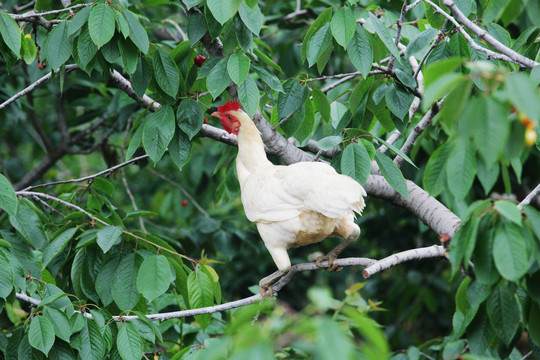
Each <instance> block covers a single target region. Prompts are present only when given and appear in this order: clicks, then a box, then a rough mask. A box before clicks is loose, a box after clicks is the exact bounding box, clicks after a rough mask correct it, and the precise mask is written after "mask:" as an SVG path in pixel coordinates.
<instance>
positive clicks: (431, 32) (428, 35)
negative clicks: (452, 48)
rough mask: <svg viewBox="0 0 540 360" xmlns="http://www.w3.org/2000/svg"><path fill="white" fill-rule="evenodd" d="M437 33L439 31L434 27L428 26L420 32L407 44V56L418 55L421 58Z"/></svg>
mask: <svg viewBox="0 0 540 360" xmlns="http://www.w3.org/2000/svg"><path fill="white" fill-rule="evenodd" d="M437 34H438V31H437V30H436V29H433V28H427V29H425V30H424V31H422V32H421V33H419V34H418V36H416V37H415V38H414V39H412V41H411V42H410V43H409V45H408V46H407V51H406V52H405V57H406V58H409V57H410V56H416V57H417V58H421V57H422V56H423V55H424V53H425V51H426V50H427V49H428V47H429V45H430V43H431V41H433V40H434V39H435V36H437Z"/></svg>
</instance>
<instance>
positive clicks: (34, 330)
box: [28, 316, 54, 356]
mask: <svg viewBox="0 0 540 360" xmlns="http://www.w3.org/2000/svg"><path fill="white" fill-rule="evenodd" d="M28 342H29V343H30V345H31V346H32V347H33V348H34V349H38V350H39V351H41V352H42V353H44V354H45V356H47V355H48V354H49V350H51V348H52V346H53V343H54V328H53V326H52V324H51V322H50V321H49V319H47V318H46V317H45V316H36V317H34V318H33V319H32V322H31V323H30V330H29V331H28Z"/></svg>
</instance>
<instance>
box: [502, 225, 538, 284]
mask: <svg viewBox="0 0 540 360" xmlns="http://www.w3.org/2000/svg"><path fill="white" fill-rule="evenodd" d="M493 259H494V260H495V266H496V267H497V270H499V273H500V274H501V276H502V277H503V278H505V279H507V280H510V281H518V280H519V279H520V278H521V277H522V276H523V275H525V273H526V272H527V270H528V269H529V255H528V253H527V245H526V243H525V239H524V238H523V236H522V235H521V232H520V231H519V227H518V226H517V225H515V224H512V223H502V224H500V225H499V227H498V228H497V233H496V234H495V242H494V243H493Z"/></svg>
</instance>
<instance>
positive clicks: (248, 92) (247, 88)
mask: <svg viewBox="0 0 540 360" xmlns="http://www.w3.org/2000/svg"><path fill="white" fill-rule="evenodd" d="M238 98H239V100H240V103H241V104H242V106H243V107H244V109H245V110H246V113H247V114H248V115H249V116H251V117H252V116H253V115H254V114H255V111H257V106H258V105H259V89H258V88H257V83H255V80H253V79H252V78H251V77H249V76H248V77H247V78H246V80H245V81H244V82H242V84H241V85H240V86H239V87H238Z"/></svg>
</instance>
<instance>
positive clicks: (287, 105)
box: [277, 79, 308, 120]
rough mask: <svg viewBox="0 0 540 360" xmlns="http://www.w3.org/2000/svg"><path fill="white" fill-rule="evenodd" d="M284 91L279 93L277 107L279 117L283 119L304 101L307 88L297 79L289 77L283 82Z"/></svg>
mask: <svg viewBox="0 0 540 360" xmlns="http://www.w3.org/2000/svg"><path fill="white" fill-rule="evenodd" d="M283 89H284V92H282V93H279V95H278V101H277V109H278V115H279V119H280V120H281V119H283V118H284V117H285V116H288V115H290V114H292V113H293V112H295V111H296V110H298V109H299V108H300V107H301V106H302V105H303V104H304V102H305V101H306V99H307V95H308V90H307V88H306V87H304V86H302V85H300V83H299V82H298V80H296V79H289V80H287V82H285V84H283Z"/></svg>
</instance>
